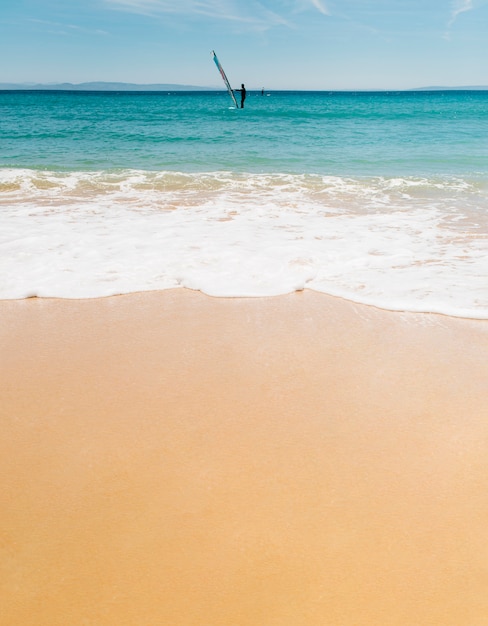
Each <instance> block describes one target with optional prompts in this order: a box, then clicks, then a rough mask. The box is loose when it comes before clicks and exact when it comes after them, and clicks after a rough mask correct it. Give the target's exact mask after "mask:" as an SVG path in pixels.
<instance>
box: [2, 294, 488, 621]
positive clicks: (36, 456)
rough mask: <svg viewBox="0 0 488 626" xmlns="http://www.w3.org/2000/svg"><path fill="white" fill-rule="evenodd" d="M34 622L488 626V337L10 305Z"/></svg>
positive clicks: (17, 542) (26, 585) (203, 303)
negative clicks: (482, 625) (480, 625)
mask: <svg viewBox="0 0 488 626" xmlns="http://www.w3.org/2000/svg"><path fill="white" fill-rule="evenodd" d="M0 346H1V353H2V360H1V364H0V376H1V381H2V382H1V383H0V388H1V389H0V390H1V397H2V398H3V400H2V401H1V406H0V408H1V411H0V413H1V425H2V430H3V433H4V437H3V438H2V441H1V443H0V475H1V476H2V479H1V481H0V487H1V493H2V499H5V501H4V502H3V505H2V511H3V513H2V521H1V522H0V530H1V535H2V537H3V540H2V548H1V553H2V557H3V558H2V565H0V569H1V571H2V575H1V577H0V590H1V592H2V597H3V598H4V601H3V607H2V608H1V609H0V611H3V614H4V616H5V617H4V621H5V623H9V624H12V625H13V626H16V625H17V624H18V625H19V626H20V625H22V626H30V625H31V624H32V626H34V625H35V626H39V624H46V625H47V624H49V626H58V625H59V626H66V624H70V626H82V625H83V624H87V623H90V624H96V625H97V626H98V625H103V626H112V625H113V626H122V625H127V626H128V625H130V626H141V625H143V626H147V625H153V624H154V625H156V624H158V625H159V624H171V625H174V626H200V625H201V624H202V623H208V624H212V626H217V625H219V624H222V625H224V624H225V625H226V626H227V625H228V624H236V625H239V626H256V625H258V624H259V625H261V624H262V625H267V624H278V625H279V626H301V625H302V624H304V625H305V624H306V625H307V626H323V625H324V624H334V626H357V624H361V626H369V625H371V626H373V625H374V626H382V625H384V626H390V625H391V624H395V625H398V626H411V624H413V623H415V624H416V625H418V626H428V625H430V624H434V623H435V624H442V625H443V626H472V625H473V624H474V623H482V622H483V621H484V620H486V619H487V617H488V600H487V597H488V596H487V594H486V589H487V586H488V573H487V572H486V567H485V563H486V547H485V546H486V541H487V539H488V531H487V530H486V523H485V521H486V515H487V514H488V497H487V496H486V494H487V493H488V455H487V454H486V442H487V441H488V419H487V418H488V397H487V394H486V390H487V389H488V372H487V371H486V370H487V368H486V363H487V357H488V322H487V321H486V320H474V319H469V318H457V317H449V316H444V315H442V314H426V313H406V312H391V311H385V310H382V309H377V308H376V307H372V306H366V305H360V304H356V303H354V302H351V301H347V300H342V299H340V298H335V297H332V296H328V295H325V294H322V293H319V292H314V291H310V290H305V291H302V292H295V293H292V294H289V295H286V296H273V297H263V298H215V297H211V296H205V295H203V294H202V293H200V292H196V291H190V290H187V289H177V290H167V291H160V292H140V293H136V294H129V295H121V296H112V297H105V298H98V299H89V300H58V299H51V298H47V299H43V298H30V299H26V300H3V301H0Z"/></svg>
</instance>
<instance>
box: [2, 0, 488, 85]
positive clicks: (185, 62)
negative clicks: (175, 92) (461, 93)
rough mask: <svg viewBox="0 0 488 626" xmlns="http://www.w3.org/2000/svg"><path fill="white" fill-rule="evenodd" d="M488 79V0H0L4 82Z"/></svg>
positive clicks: (476, 82) (330, 82)
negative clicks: (214, 58)
mask: <svg viewBox="0 0 488 626" xmlns="http://www.w3.org/2000/svg"><path fill="white" fill-rule="evenodd" d="M212 49H215V51H216V52H217V54H218V56H219V58H220V60H221V62H222V64H223V66H224V68H225V70H226V72H227V75H228V77H229V80H230V82H231V83H232V85H233V86H234V87H238V86H239V85H240V83H241V82H245V83H246V86H247V87H248V88H249V89H253V88H261V87H265V88H266V89H408V88H412V87H420V86H430V85H445V86H460V85H488V0H1V6H0V54H1V56H2V63H1V66H0V82H64V81H68V82H74V83H80V82H85V81H116V82H118V81H122V82H135V83H179V84H190V85H200V86H210V87H214V86H218V87H220V86H221V82H220V76H219V74H218V73H217V70H216V68H215V66H214V64H213V63H212V60H211V56H210V53H211V50H212Z"/></svg>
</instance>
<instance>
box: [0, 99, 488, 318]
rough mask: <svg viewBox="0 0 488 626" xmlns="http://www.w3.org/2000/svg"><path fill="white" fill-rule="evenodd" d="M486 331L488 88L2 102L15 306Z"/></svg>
mask: <svg viewBox="0 0 488 626" xmlns="http://www.w3.org/2000/svg"><path fill="white" fill-rule="evenodd" d="M181 287H186V288H189V289H194V290H200V291H202V292H204V293H206V294H208V295H210V296H215V297H265V296H275V295H279V294H287V293H290V292H293V291H300V290H303V289H312V290H315V291H319V292H323V293H326V294H331V295H334V296H340V297H342V298H346V299H349V300H352V301H355V302H358V303H365V304H368V305H373V306H376V307H380V308H383V309H388V310H395V311H416V312H432V313H441V314H445V315H451V316H457V317H468V318H474V319H488V91H475V90H466V91H462V90H459V91H456V90H445V91H443V90H436V91H402V92H326V91H320V92H313V91H307V92H303V91H301V92H300V91H264V92H261V90H259V91H248V95H247V99H246V103H245V108H244V109H236V108H235V107H234V106H233V103H232V100H231V99H230V97H229V95H228V94H227V92H224V91H222V92H221V91H208V92H207V91H195V92H181V91H175V92H76V91H71V92H63V91H3V92H0V299H19V298H20V299H21V298H29V297H34V296H38V297H49V298H53V297H55V298H75V299H78V298H98V297H104V296H112V295H116V294H126V293H131V292H138V291H148V290H162V289H173V288H181Z"/></svg>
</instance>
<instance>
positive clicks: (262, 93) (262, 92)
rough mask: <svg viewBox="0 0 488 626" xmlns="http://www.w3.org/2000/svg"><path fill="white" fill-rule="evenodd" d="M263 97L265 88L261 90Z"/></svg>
mask: <svg viewBox="0 0 488 626" xmlns="http://www.w3.org/2000/svg"><path fill="white" fill-rule="evenodd" d="M261 95H262V96H264V87H263V88H262V89H261Z"/></svg>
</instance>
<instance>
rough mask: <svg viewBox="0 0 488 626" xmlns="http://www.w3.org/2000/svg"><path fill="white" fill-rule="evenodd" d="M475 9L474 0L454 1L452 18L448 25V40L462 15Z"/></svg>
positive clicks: (446, 35)
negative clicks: (454, 25)
mask: <svg viewBox="0 0 488 626" xmlns="http://www.w3.org/2000/svg"><path fill="white" fill-rule="evenodd" d="M472 9H474V5H473V0H453V1H452V5H451V16H450V18H449V22H448V23H447V31H446V34H445V37H446V39H449V37H450V32H451V28H452V26H453V24H454V22H455V21H456V20H457V18H458V17H459V15H461V13H466V11H471V10H472Z"/></svg>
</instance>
